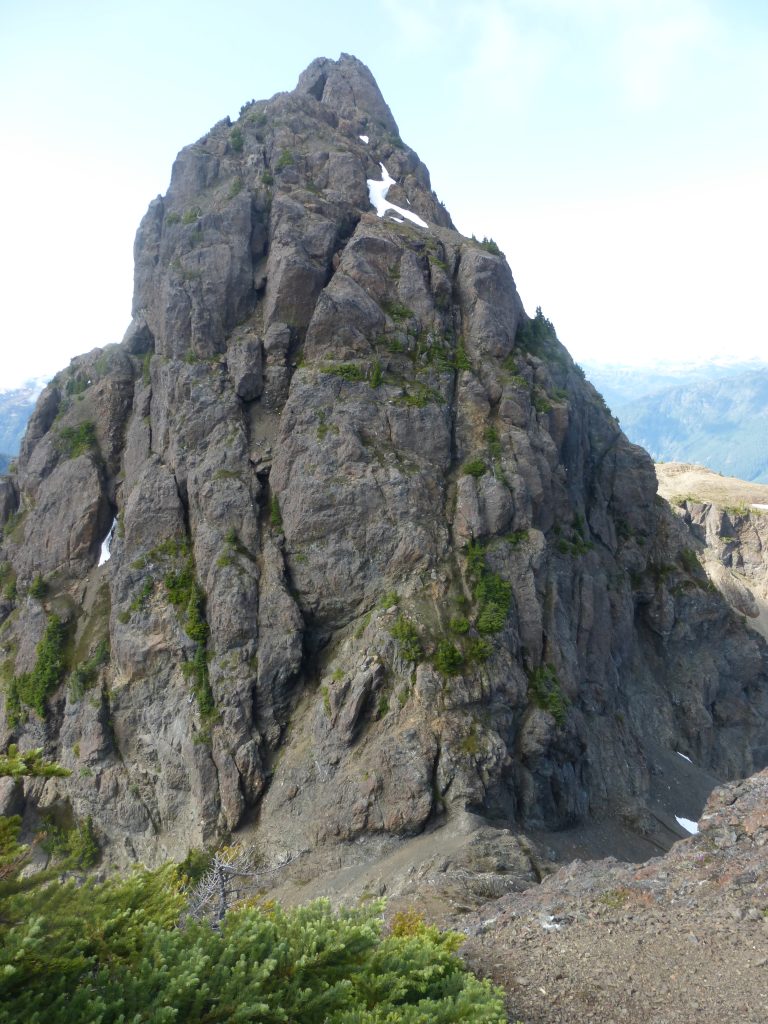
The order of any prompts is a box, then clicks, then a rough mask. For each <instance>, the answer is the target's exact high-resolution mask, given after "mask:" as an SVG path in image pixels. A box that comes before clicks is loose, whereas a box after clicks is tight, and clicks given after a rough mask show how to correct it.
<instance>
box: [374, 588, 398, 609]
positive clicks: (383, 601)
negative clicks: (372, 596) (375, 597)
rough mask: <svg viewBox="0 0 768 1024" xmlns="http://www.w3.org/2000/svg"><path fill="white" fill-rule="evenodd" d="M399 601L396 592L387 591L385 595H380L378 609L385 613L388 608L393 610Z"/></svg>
mask: <svg viewBox="0 0 768 1024" xmlns="http://www.w3.org/2000/svg"><path fill="white" fill-rule="evenodd" d="M399 601H400V596H399V594H398V593H397V591H396V590H388V591H387V592H386V594H382V595H381V597H380V598H379V608H383V609H384V611H386V610H387V609H388V608H394V607H395V605H396V604H398V603H399Z"/></svg>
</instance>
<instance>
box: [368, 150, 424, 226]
mask: <svg viewBox="0 0 768 1024" xmlns="http://www.w3.org/2000/svg"><path fill="white" fill-rule="evenodd" d="M379 167H380V168H381V181H375V180H374V179H373V178H368V179H367V180H368V195H369V196H370V198H371V206H374V207H375V208H376V213H377V214H378V215H379V216H380V217H383V216H384V214H385V213H386V212H387V211H388V210H394V212H395V213H399V214H400V216H401V217H405V219H406V220H410V221H413V223H414V224H418V225H419V227H420V228H429V224H427V223H426V221H423V220H422V219H421V217H418V216H417V215H416V214H415V213H411V211H410V210H404V209H403V208H402V207H401V206H395V204H394V203H388V202H387V192H389V189H390V187H391V186H392V185H396V184H397V182H396V181H395V179H394V178H393V177H391V175H390V173H389V171H388V170H387V168H386V167H385V166H384V164H379Z"/></svg>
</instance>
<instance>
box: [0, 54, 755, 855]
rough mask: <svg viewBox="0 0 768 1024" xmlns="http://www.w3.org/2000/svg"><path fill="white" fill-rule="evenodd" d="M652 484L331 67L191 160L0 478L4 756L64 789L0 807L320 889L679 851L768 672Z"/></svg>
mask: <svg viewBox="0 0 768 1024" xmlns="http://www.w3.org/2000/svg"><path fill="white" fill-rule="evenodd" d="M366 118H367V120H365V121H364V119H366ZM363 128H364V129H365V130H363ZM361 135H365V136H366V138H367V141H365V140H364V139H362V138H361V137H360V136H361ZM382 165H383V168H384V169H385V170H386V174H388V175H389V176H391V178H392V179H393V180H394V184H393V185H391V186H390V188H389V191H388V192H387V197H386V198H387V202H388V203H391V206H390V207H389V208H388V209H386V210H385V209H384V208H383V207H380V208H379V209H377V208H375V207H374V205H372V201H371V200H372V194H371V190H370V187H369V182H370V181H374V182H379V183H381V182H382V175H383V173H384V171H383V169H382ZM398 209H399V210H400V212H401V213H402V212H403V211H409V212H412V213H413V214H414V215H416V216H417V217H418V218H419V220H421V221H423V222H424V223H425V224H426V227H423V226H421V225H420V224H419V223H412V222H409V221H408V220H406V219H405V218H403V217H401V216H399V215H398ZM380 213H383V214H384V215H383V216H380ZM655 490H656V481H655V476H654V472H653V466H652V464H651V462H650V459H649V458H648V456H647V455H646V453H644V452H643V451H642V450H640V449H638V448H636V447H634V446H633V445H631V444H629V442H628V441H627V440H626V438H625V437H624V435H623V434H622V433H621V430H620V429H619V426H618V424H617V423H616V421H615V420H614V419H613V418H612V417H611V415H610V414H609V412H608V411H607V409H606V408H605V406H604V404H603V403H602V402H601V400H600V398H599V396H598V395H597V394H596V392H595V391H594V389H592V388H591V386H590V385H589V384H588V383H587V382H586V381H585V380H584V379H583V375H582V374H581V373H580V372H579V370H578V368H577V367H576V366H575V365H574V363H573V361H572V360H571V358H570V356H569V355H568V353H567V352H566V350H565V349H564V348H563V347H562V346H561V345H560V343H559V341H558V340H557V338H556V336H555V333H554V330H553V328H552V325H551V324H550V323H549V322H548V321H547V320H546V318H545V317H543V316H542V315H541V314H539V315H537V316H536V317H534V318H533V319H531V318H529V317H528V316H527V315H526V314H525V311H524V309H523V305H522V302H521V300H520V297H519V295H518V293H517V290H516V288H515V284H514V280H513V278H512V274H511V271H510V269H509V267H508V265H507V263H506V261H505V260H504V258H503V256H502V255H501V254H500V253H499V252H498V250H497V249H496V247H495V246H493V245H492V244H487V245H485V244H480V243H478V242H476V241H475V240H470V239H467V238H464V237H462V236H461V235H460V234H458V233H457V232H456V231H455V230H453V227H452V225H451V222H450V218H449V217H448V215H447V213H446V212H445V210H444V208H443V207H442V205H441V204H440V203H439V201H438V200H437V198H436V196H435V195H434V193H433V192H432V190H431V186H430V180H429V174H428V172H427V169H426V167H424V165H423V164H422V163H421V161H420V160H419V158H418V156H417V154H416V153H415V152H414V151H413V150H412V149H410V148H409V147H408V146H407V145H406V144H405V143H403V141H402V140H401V139H400V138H399V136H398V135H397V134H396V125H395V122H394V121H393V120H392V119H391V115H390V114H389V111H388V108H387V107H386V104H385V103H384V101H383V100H382V99H381V96H380V94H379V92H378V89H377V87H376V85H375V82H374V81H373V79H372V77H371V76H370V73H369V72H368V71H367V69H366V68H364V66H363V65H361V64H360V63H359V62H358V61H356V60H355V59H354V58H350V57H346V56H342V58H341V59H340V61H338V62H332V61H326V60H324V59H321V60H320V61H316V62H314V63H313V64H312V65H311V66H310V68H309V69H308V70H307V71H306V72H305V73H304V74H303V75H302V77H301V79H300V83H299V87H298V88H297V89H296V90H294V91H293V92H290V93H282V94H278V95H276V96H274V97H273V98H272V99H269V100H263V101H258V102H251V103H248V104H246V105H245V106H244V107H243V109H242V111H241V113H240V116H239V118H238V119H237V121H236V122H234V123H233V122H231V121H230V120H229V119H225V120H223V121H220V122H219V123H218V124H216V125H215V126H214V127H213V128H212V129H211V130H210V132H208V133H207V135H205V136H204V137H203V138H201V139H200V140H199V141H198V142H196V143H194V144H192V145H190V146H188V147H186V148H185V149H184V150H182V152H181V153H180V154H179V156H178V158H177V160H176V161H175V163H174V167H173V172H172V177H171V184H170V187H169V189H168V192H167V194H166V195H165V196H161V197H158V198H157V199H155V200H154V201H153V202H152V203H151V204H150V206H149V209H148V211H147V214H146V215H145V217H144V219H143V221H142V223H141V225H140V227H139V230H138V233H137V236H136V243H135V289H134V302H133V321H132V323H131V326H130V328H129V330H128V332H127V334H126V338H125V340H124V342H123V344H122V345H119V346H111V347H109V348H106V349H104V350H96V351H94V352H92V353H89V354H87V355H84V356H81V357H79V358H78V359H76V360H73V362H72V364H71V365H70V367H69V368H68V369H67V370H64V371H62V373H60V374H59V375H58V376H57V377H56V378H55V379H54V381H53V382H52V383H51V384H50V385H49V387H48V388H46V390H45V391H44V392H43V394H42V395H41V397H40V400H39V402H38V405H37V408H36V411H35V413H34V415H33V417H32V419H31V421H30V424H29V428H28V430H27V433H26V436H25V439H24V442H23V445H22V449H21V453H20V456H19V460H18V468H17V470H16V471H15V473H14V474H13V475H12V476H11V477H8V478H4V479H3V480H2V481H0V522H1V523H2V524H3V539H2V547H1V548H0V562H1V563H2V574H3V588H4V589H3V597H2V599H1V600H0V620H2V626H1V627H0V645H2V658H3V660H2V673H3V677H4V680H5V682H4V684H3V687H2V704H1V705H0V748H2V747H3V746H4V744H5V743H7V742H9V741H18V742H19V744H20V745H21V747H22V749H23V748H24V747H26V746H35V747H36V746H45V748H46V752H47V754H48V755H49V756H51V757H54V758H56V759H57V760H59V761H60V762H61V763H63V764H64V765H66V766H67V767H69V768H71V769H72V774H71V776H70V777H69V778H68V779H63V780H62V779H55V780H48V781H45V782H43V781H39V780H38V781H32V782H27V783H25V786H26V789H24V790H23V791H22V790H21V789H20V788H19V787H18V786H17V787H15V788H13V790H12V792H10V794H9V795H7V797H6V798H7V801H10V802H11V805H12V806H15V807H17V808H18V809H20V810H23V811H24V813H25V814H26V816H27V823H28V824H32V822H33V821H34V819H35V816H36V815H37V814H38V812H39V808H40V807H54V808H57V809H58V810H59V812H60V813H61V816H62V818H64V819H66V820H69V819H71V818H72V816H74V817H75V818H77V819H83V818H87V817H88V816H90V817H92V819H93V822H94V827H95V828H96V830H97V833H98V835H99V838H100V841H101V842H102V843H103V845H104V846H105V848H106V849H107V850H108V851H109V856H110V859H111V862H113V863H118V864H119V863H124V862H126V861H130V860H133V859H143V860H146V861H159V860H161V859H163V858H165V857H167V856H177V857H178V856H182V855H183V854H184V853H186V851H187V850H188V849H189V848H190V847H191V846H200V845H203V844H213V843H216V842H217V841H218V840H219V839H220V838H221V837H222V836H223V835H224V834H227V833H233V834H235V835H237V836H248V837H249V838H255V839H256V840H257V841H258V842H259V843H260V844H261V846H262V848H263V850H264V853H265V856H266V857H267V860H268V861H270V862H272V863H273V864H276V863H282V862H283V861H285V860H286V859H287V858H292V860H291V863H292V864H294V863H295V864H296V865H298V866H299V868H300V870H301V871H307V872H310V873H311V872H312V871H321V870H324V868H327V866H328V864H329V863H331V862H333V863H335V864H336V865H337V866H340V865H343V864H344V863H347V862H348V861H349V859H350V858H352V859H354V858H360V857H364V856H371V857H372V856H374V855H379V854H380V853H382V851H385V850H386V849H388V848H389V846H391V845H392V844H393V843H395V842H398V841H399V840H401V839H402V838H403V837H408V836H413V835H414V834H416V833H420V832H423V831H424V830H429V829H431V828H439V827H445V828H446V829H447V830H448V831H450V830H451V829H452V828H454V827H455V828H459V824H460V826H461V829H465V826H466V824H467V822H468V821H470V820H471V821H473V822H475V823H477V821H483V820H485V821H486V822H487V821H493V822H494V823H496V824H499V823H502V824H504V825H508V826H510V827H514V828H515V829H524V828H529V827H534V826H539V827H546V828H561V827H564V826H566V825H573V824H578V823H580V822H584V821H590V820H594V819H597V818H602V819H610V820H612V821H617V820H621V821H622V822H623V823H624V824H625V825H626V826H627V827H631V828H633V829H635V831H639V832H643V831H645V832H650V833H652V834H653V835H654V837H655V841H657V842H659V843H661V844H662V845H663V844H664V843H665V842H668V841H669V840H670V839H671V837H672V836H674V835H677V834H679V830H677V827H676V825H675V817H676V816H678V815H679V816H682V817H685V818H689V819H691V818H695V817H696V816H697V813H698V811H699V810H700V807H701V805H702V803H703V799H704V795H705V794H706V792H707V791H708V789H709V788H711V785H712V784H713V781H714V777H715V776H718V775H719V776H728V777H732V776H734V775H739V774H743V773H746V772H748V771H750V770H751V769H752V768H753V767H755V766H758V767H759V766H760V765H761V764H763V763H765V760H766V755H767V754H768V751H767V750H766V745H765V730H766V722H767V721H768V686H767V682H766V679H767V676H766V647H765V643H764V642H763V640H762V638H761V637H759V636H757V635H755V634H754V633H752V632H751V631H750V630H749V629H748V628H747V627H746V626H745V625H744V623H743V622H742V621H741V619H740V618H739V617H738V616H737V615H735V614H734V613H733V612H732V611H731V609H730V608H729V607H728V605H727V604H726V603H725V602H724V601H723V600H722V598H721V597H720V596H719V594H718V593H717V592H716V591H714V590H713V588H712V587H711V586H710V585H709V584H708V581H707V578H706V576H704V574H703V572H702V571H701V569H700V567H699V566H698V563H697V562H696V560H695V557H694V558H693V559H692V558H691V556H690V554H689V553H687V550H688V545H689V541H688V540H687V534H686V531H685V528H684V527H683V526H682V525H681V524H680V523H678V521H677V520H676V519H675V517H674V516H673V515H672V514H671V513H670V512H669V510H668V508H667V506H666V505H663V504H661V505H660V504H658V503H657V502H656V501H655ZM107 553H109V558H106V554H107ZM677 751H680V752H682V753H684V754H686V755H687V756H688V757H690V758H692V760H693V761H694V762H695V764H694V766H693V767H686V768H685V769H684V770H685V772H686V773H687V774H685V775H684V776H683V775H681V774H680V773H681V770H682V769H681V765H682V764H683V763H685V764H686V765H687V764H688V762H683V761H682V759H681V758H679V757H678V756H677V753H676V752H677ZM662 773H663V774H662ZM662 779H663V782H662V781H661V780H662ZM467 812H472V813H473V814H475V815H478V816H479V817H477V818H471V819H470V818H468V817H467ZM660 822H661V823H662V824H660ZM457 823H459V824H457ZM473 827H474V826H473ZM445 834H446V835H447V833H445ZM460 834H461V835H462V836H465V838H466V831H465V832H461V830H460ZM456 835H457V836H459V833H456ZM483 835H484V836H485V838H484V839H483V843H484V844H486V845H485V846H484V847H483V849H487V850H488V851H493V850H496V853H494V854H493V856H494V857H501V856H502V853H500V852H499V850H501V849H502V848H503V849H504V850H507V851H508V852H509V849H511V846H514V842H515V841H513V839H511V838H510V837H509V835H508V834H507V833H504V835H503V836H502V837H501V839H499V838H498V835H499V833H498V832H497V830H496V829H489V830H488V832H487V834H486V833H485V832H484V833H483ZM353 840H355V841H356V842H354V843H353V842H352V841H353ZM357 840H359V842H357ZM497 840H498V842H500V843H501V846H498V842H497ZM455 842H456V844H457V845H456V846H455V847H452V849H454V850H456V849H458V848H459V846H460V845H461V842H463V840H461V841H460V838H456V839H455ZM329 851H330V852H329ZM518 855H519V857H522V858H523V860H525V864H526V865H528V861H527V860H526V857H527V855H525V856H524V855H523V854H522V853H520V851H519V850H518V853H517V854H516V856H518ZM488 856H489V857H490V856H492V853H488ZM503 856H505V857H506V856H507V854H506V853H505V854H504V855H503ZM510 856H511V854H510ZM323 857H325V858H326V859H325V861H324V860H323ZM462 863H463V864H464V867H462V868H461V870H462V871H465V870H469V868H468V867H467V863H468V862H464V861H462ZM525 870H528V871H532V868H530V865H528V867H526V869H525Z"/></svg>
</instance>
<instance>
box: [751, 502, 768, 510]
mask: <svg viewBox="0 0 768 1024" xmlns="http://www.w3.org/2000/svg"><path fill="white" fill-rule="evenodd" d="M752 508H761V509H768V505H759V504H757V502H754V501H753V502H752Z"/></svg>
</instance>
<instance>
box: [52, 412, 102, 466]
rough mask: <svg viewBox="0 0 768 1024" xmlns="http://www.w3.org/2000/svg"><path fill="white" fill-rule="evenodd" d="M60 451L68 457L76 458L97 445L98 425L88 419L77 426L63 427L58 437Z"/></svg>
mask: <svg viewBox="0 0 768 1024" xmlns="http://www.w3.org/2000/svg"><path fill="white" fill-rule="evenodd" d="M57 444H58V448H59V451H60V452H61V453H62V455H64V456H65V458H67V459H76V458H77V456H78V455H85V453H86V452H89V451H93V449H94V448H95V447H96V444H97V441H96V426H95V424H93V423H91V422H90V421H87V422H85V423H79V424H78V425H77V426H76V427H62V429H61V430H60V431H59V436H58V438H57Z"/></svg>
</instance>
